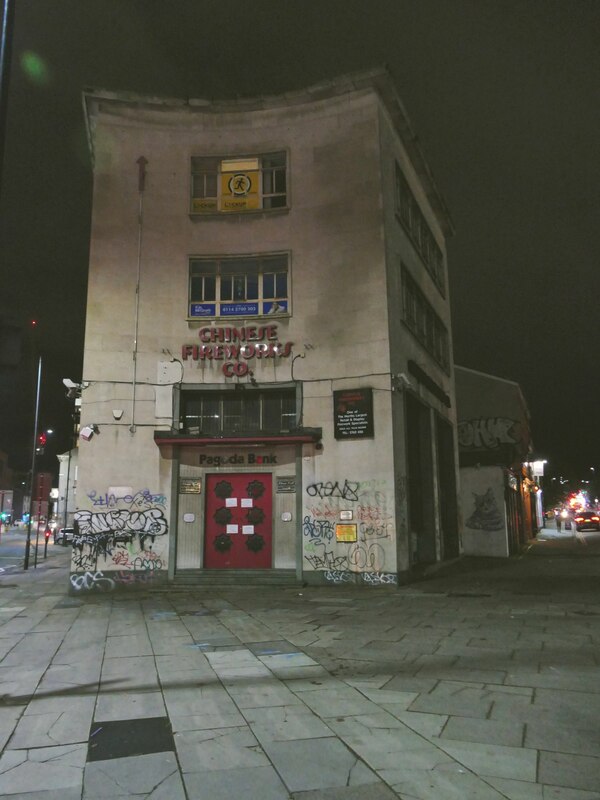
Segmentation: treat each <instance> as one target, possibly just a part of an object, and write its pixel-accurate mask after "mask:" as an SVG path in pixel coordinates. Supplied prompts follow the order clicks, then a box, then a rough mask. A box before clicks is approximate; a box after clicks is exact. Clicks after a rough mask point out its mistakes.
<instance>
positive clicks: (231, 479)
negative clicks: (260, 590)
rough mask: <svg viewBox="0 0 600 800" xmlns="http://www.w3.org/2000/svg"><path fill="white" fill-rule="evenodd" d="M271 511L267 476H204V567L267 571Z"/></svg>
mask: <svg viewBox="0 0 600 800" xmlns="http://www.w3.org/2000/svg"><path fill="white" fill-rule="evenodd" d="M272 508H273V498H272V494H271V474H270V473H264V472H259V473H249V472H243V473H239V474H235V475H231V474H223V473H221V474H219V475H207V476H206V524H205V527H204V566H205V567H206V568H207V569H269V568H270V567H271V561H272Z"/></svg>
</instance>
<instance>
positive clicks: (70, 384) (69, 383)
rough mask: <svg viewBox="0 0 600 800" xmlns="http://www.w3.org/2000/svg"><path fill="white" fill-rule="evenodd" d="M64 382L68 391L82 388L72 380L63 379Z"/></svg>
mask: <svg viewBox="0 0 600 800" xmlns="http://www.w3.org/2000/svg"><path fill="white" fill-rule="evenodd" d="M62 382H63V383H64V385H65V386H66V387H67V389H79V388H80V384H79V383H75V381H72V380H71V378H63V379H62Z"/></svg>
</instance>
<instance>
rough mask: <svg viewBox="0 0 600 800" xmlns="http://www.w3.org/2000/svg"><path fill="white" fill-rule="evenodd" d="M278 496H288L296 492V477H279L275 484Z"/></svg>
mask: <svg viewBox="0 0 600 800" xmlns="http://www.w3.org/2000/svg"><path fill="white" fill-rule="evenodd" d="M275 491H276V492H277V494H288V493H293V492H295V491H296V476H295V475H278V476H277V478H276V483H275Z"/></svg>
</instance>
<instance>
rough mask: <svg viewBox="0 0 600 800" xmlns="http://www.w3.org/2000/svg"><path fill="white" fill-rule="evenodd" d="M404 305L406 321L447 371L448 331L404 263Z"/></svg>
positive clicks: (448, 355) (448, 354)
mask: <svg viewBox="0 0 600 800" xmlns="http://www.w3.org/2000/svg"><path fill="white" fill-rule="evenodd" d="M402 305H403V312H404V322H405V324H406V326H407V327H408V328H410V330H411V331H412V332H413V334H414V335H415V337H416V338H417V339H418V340H419V342H421V344H422V345H423V347H424V348H425V350H427V352H428V353H429V355H430V356H431V357H432V358H433V359H434V360H435V361H437V363H438V364H439V365H440V366H441V367H442V368H443V369H444V370H445V371H446V372H448V371H449V367H450V351H449V344H448V331H447V330H446V327H445V325H444V323H443V322H442V320H441V319H440V318H439V317H438V315H437V314H436V313H435V311H434V310H433V308H432V306H431V305H430V304H429V303H428V302H427V300H426V299H425V295H424V294H423V292H422V291H421V290H420V289H419V287H418V286H417V284H416V283H415V282H414V280H413V279H412V277H411V275H410V273H409V272H408V270H407V269H406V267H405V266H404V264H403V265H402Z"/></svg>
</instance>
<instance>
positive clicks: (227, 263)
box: [221, 258, 260, 275]
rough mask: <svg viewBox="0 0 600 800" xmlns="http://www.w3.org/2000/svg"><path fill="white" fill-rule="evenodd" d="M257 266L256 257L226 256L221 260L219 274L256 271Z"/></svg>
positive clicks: (258, 263) (258, 262)
mask: <svg viewBox="0 0 600 800" xmlns="http://www.w3.org/2000/svg"><path fill="white" fill-rule="evenodd" d="M259 267H260V261H259V259H258V258H227V259H225V260H223V261H221V275H232V274H234V273H238V274H241V273H242V272H245V273H249V272H253V273H257V272H258V271H259Z"/></svg>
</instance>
